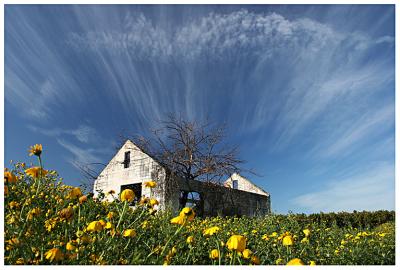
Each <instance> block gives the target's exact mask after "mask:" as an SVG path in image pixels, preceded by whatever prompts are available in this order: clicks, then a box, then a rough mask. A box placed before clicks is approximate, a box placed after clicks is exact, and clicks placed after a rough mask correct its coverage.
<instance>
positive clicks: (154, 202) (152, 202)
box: [149, 199, 159, 206]
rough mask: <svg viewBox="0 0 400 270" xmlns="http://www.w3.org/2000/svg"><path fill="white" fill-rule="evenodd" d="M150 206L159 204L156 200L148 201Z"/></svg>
mask: <svg viewBox="0 0 400 270" xmlns="http://www.w3.org/2000/svg"><path fill="white" fill-rule="evenodd" d="M149 203H150V205H151V206H154V205H158V204H159V202H158V201H157V200H156V199H150V202H149Z"/></svg>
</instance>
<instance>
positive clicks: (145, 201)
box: [139, 196, 149, 205]
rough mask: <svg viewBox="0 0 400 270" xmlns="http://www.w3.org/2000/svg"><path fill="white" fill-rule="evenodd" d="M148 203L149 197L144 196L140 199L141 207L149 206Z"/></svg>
mask: <svg viewBox="0 0 400 270" xmlns="http://www.w3.org/2000/svg"><path fill="white" fill-rule="evenodd" d="M148 202H149V198H147V197H145V196H142V197H141V198H140V201H139V204H140V205H145V204H147V203H148Z"/></svg>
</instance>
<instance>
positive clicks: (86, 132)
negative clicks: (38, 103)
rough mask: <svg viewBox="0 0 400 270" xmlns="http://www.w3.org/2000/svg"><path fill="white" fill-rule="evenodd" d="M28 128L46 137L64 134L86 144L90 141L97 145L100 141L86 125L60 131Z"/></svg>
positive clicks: (56, 129) (57, 129)
mask: <svg viewBox="0 0 400 270" xmlns="http://www.w3.org/2000/svg"><path fill="white" fill-rule="evenodd" d="M28 127H29V128H30V129H31V130H33V131H35V132H39V133H42V134H44V135H46V136H52V137H59V136H62V135H65V134H67V135H72V136H74V137H75V138H76V139H77V140H78V141H80V142H82V143H88V142H90V141H92V142H97V143H98V142H99V140H100V138H99V136H98V134H97V132H96V130H95V129H94V128H92V127H90V126H87V125H80V126H79V127H78V128H76V129H62V128H53V129H49V128H38V127H37V126H28Z"/></svg>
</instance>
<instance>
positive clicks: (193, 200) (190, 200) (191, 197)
mask: <svg viewBox="0 0 400 270" xmlns="http://www.w3.org/2000/svg"><path fill="white" fill-rule="evenodd" d="M203 204H204V203H203V198H202V196H201V194H200V193H199V192H196V191H183V190H182V191H181V194H180V196H179V207H180V209H182V208H183V207H191V208H193V210H194V212H195V213H196V216H199V217H201V216H203Z"/></svg>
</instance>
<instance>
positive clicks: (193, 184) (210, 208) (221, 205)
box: [166, 179, 271, 216]
mask: <svg viewBox="0 0 400 270" xmlns="http://www.w3.org/2000/svg"><path fill="white" fill-rule="evenodd" d="M175 181H176V182H177V184H176V185H171V187H170V188H171V190H169V192H168V193H169V196H168V197H167V199H166V202H167V203H168V204H169V206H170V207H171V208H172V209H173V210H174V211H175V212H177V211H178V210H179V196H180V193H181V191H189V192H190V191H194V192H198V193H200V195H201V198H202V201H203V205H202V211H203V215H204V216H217V215H221V216H226V215H238V216H243V215H245V216H262V215H266V214H269V213H270V212H271V203H270V196H269V195H268V196H267V195H261V194H256V193H251V192H246V191H243V190H236V189H232V188H227V187H224V186H220V185H216V184H212V183H205V182H200V181H196V180H190V181H186V180H184V179H177V180H175Z"/></svg>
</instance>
